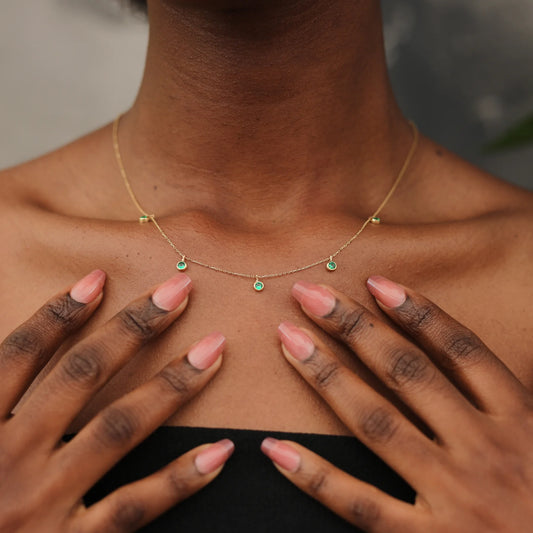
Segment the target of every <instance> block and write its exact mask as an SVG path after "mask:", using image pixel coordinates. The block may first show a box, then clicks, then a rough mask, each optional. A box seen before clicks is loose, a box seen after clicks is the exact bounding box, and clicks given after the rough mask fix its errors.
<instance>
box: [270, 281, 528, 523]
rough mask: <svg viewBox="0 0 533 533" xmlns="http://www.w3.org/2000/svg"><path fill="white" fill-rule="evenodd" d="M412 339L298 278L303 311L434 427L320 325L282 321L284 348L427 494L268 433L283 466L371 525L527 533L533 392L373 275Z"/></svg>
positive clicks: (302, 484) (334, 506) (478, 346)
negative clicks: (411, 494) (385, 486)
mask: <svg viewBox="0 0 533 533" xmlns="http://www.w3.org/2000/svg"><path fill="white" fill-rule="evenodd" d="M368 287H369V290H370V292H371V293H372V294H373V295H374V296H375V298H376V300H377V302H378V304H379V305H380V307H381V309H382V310H383V311H384V312H385V313H386V315H387V316H388V317H389V318H390V319H392V321H393V322H394V323H396V324H397V325H398V326H399V327H400V328H401V329H403V330H404V331H405V332H406V333H408V334H409V336H410V338H411V339H413V340H414V342H415V343H416V345H415V344H413V343H412V342H410V341H408V340H407V339H406V338H404V337H403V336H402V335H400V334H399V333H397V332H396V331H395V330H394V329H392V328H391V327H389V326H387V325H386V324H385V323H384V322H382V321H381V320H379V318H377V317H376V316H375V315H373V314H372V313H371V312H369V311H368V310H367V309H365V308H364V307H363V306H361V305H360V304H358V303H357V302H355V301H353V300H351V299H349V298H347V297H346V296H344V295H343V294H341V293H340V292H338V291H335V290H334V289H331V288H329V287H326V286H317V285H312V284H310V283H306V282H299V283H297V284H295V286H294V288H293V294H294V296H295V297H296V299H297V300H298V301H299V302H300V304H301V306H302V309H303V311H304V312H305V313H306V314H307V315H308V316H309V317H310V318H311V319H312V320H313V321H314V322H315V323H316V324H318V325H319V326H320V327H321V328H323V329H324V330H325V331H327V332H328V333H330V334H331V335H333V336H334V337H336V338H338V339H340V340H341V341H342V342H343V343H344V344H346V345H347V346H348V347H349V348H350V349H351V350H352V351H353V352H354V353H355V354H357V356H358V357H359V358H360V360H361V361H362V362H363V363H364V364H365V365H366V366H367V367H368V368H369V369H370V370H371V371H372V372H373V373H374V374H375V375H376V376H377V377H378V378H379V379H380V380H381V381H382V382H383V383H384V384H385V385H386V386H387V387H388V388H390V389H391V390H392V391H393V392H394V393H395V394H396V395H397V396H398V397H399V398H400V399H401V400H402V401H403V402H404V403H405V404H406V405H407V406H408V407H409V408H410V409H411V410H412V411H413V413H415V414H416V415H417V416H418V417H419V418H420V419H421V420H422V421H424V422H425V423H426V425H427V426H428V428H429V429H430V431H431V432H432V435H433V437H434V438H433V439H431V438H430V437H427V436H426V435H425V434H424V433H423V432H422V431H421V430H420V429H418V428H417V427H416V426H415V425H414V424H413V423H412V422H411V421H410V420H408V419H407V418H406V417H405V416H404V415H403V414H401V413H400V411H399V410H398V409H397V408H396V407H395V406H393V405H392V404H391V403H390V402H389V401H387V400H386V399H385V398H384V397H383V396H382V395H380V394H378V393H377V392H376V391H375V390H374V389H373V388H372V387H370V386H369V385H368V384H366V383H365V382H363V381H362V380H361V379H360V378H359V377H358V376H357V375H356V374H354V373H353V372H351V371H350V370H348V369H347V368H346V367H345V366H344V365H342V364H341V363H340V361H339V359H338V358H337V357H336V356H335V354H334V353H332V352H331V351H330V350H329V349H328V348H327V347H326V345H325V344H324V343H323V342H322V341H321V340H320V339H319V338H318V337H317V336H316V335H314V334H313V333H312V332H310V331H308V330H305V331H304V330H301V329H299V328H297V327H296V326H294V325H292V324H289V323H284V324H282V325H281V326H280V337H281V340H282V349H283V353H284V355H285V356H286V358H287V360H288V361H289V362H290V363H291V364H292V366H293V367H294V368H295V369H296V370H297V371H298V372H300V374H301V375H302V376H303V377H304V379H305V380H306V381H307V382H308V383H309V384H310V385H311V386H312V387H313V388H314V389H315V390H316V391H317V392H318V393H319V394H320V395H321V396H322V397H323V398H324V399H325V400H326V401H327V402H328V403H329V405H330V406H331V407H332V408H333V409H334V411H335V412H336V413H337V415H338V416H339V417H340V418H341V419H342V420H343V422H344V423H345V424H346V426H347V427H348V428H349V429H350V430H351V431H352V432H353V433H354V435H355V436H356V437H357V438H359V439H360V440H361V441H362V442H363V443H364V444H366V445H367V446H368V447H369V448H371V449H372V450H373V451H374V452H375V453H377V454H378V455H379V456H381V458H382V459H383V460H384V461H386V462H387V463H388V464H389V465H390V466H391V467H392V468H393V469H394V470H396V471H397V472H398V473H399V474H400V475H401V476H402V477H403V478H404V479H405V480H406V481H407V482H408V483H409V484H410V485H411V486H412V487H413V488H414V489H415V490H416V492H417V498H416V502H415V504H414V505H410V504H408V503H405V502H401V501H399V500H396V499H395V498H392V497H391V496H389V495H387V494H385V493H383V492H381V491H380V490H378V489H377V488H375V487H373V486H371V485H368V484H366V483H363V482H361V481H360V480H357V479H355V478H353V477H351V476H349V475H348V474H346V473H344V472H342V471H340V470H339V469H337V468H336V467H334V466H333V465H331V464H330V463H328V462H326V461H325V460H324V459H322V458H320V457H318V456H317V455H315V454H313V453H312V452H310V451H309V450H307V449H305V448H303V447H302V446H299V445H298V444H296V443H289V442H279V441H276V440H274V439H266V441H265V442H264V443H263V446H262V448H263V451H264V452H265V453H266V454H267V455H268V456H269V457H270V458H271V459H272V460H273V461H274V462H275V464H276V465H277V467H278V469H279V470H280V472H281V473H282V474H283V475H285V476H286V477H287V478H288V479H289V480H291V481H292V482H293V483H294V484H295V485H297V486H298V487H299V488H300V489H302V490H303V491H305V492H307V493H308V494H309V495H311V496H313V497H314V498H316V499H317V500H319V501H320V502H322V503H323V504H324V505H326V506H327V507H329V508H330V509H331V510H333V511H334V512H335V513H337V514H338V515H340V516H342V517H344V518H345V519H346V520H348V521H349V522H350V523H352V524H353V525H355V526H358V527H359V528H361V529H363V530H364V531H368V532H392V531H394V532H395V533H401V532H409V533H418V532H420V533H422V532H424V533H427V532H431V533H441V532H442V533H450V532H452V531H453V532H454V533H460V532H464V533H477V532H479V533H481V532H483V533H487V532H513V533H520V532H524V533H525V532H526V531H527V532H529V531H531V527H532V526H531V524H532V523H533V496H532V495H533V410H532V407H533V398H532V395H531V393H530V392H528V390H527V389H526V388H525V387H524V386H523V385H522V384H521V383H520V382H519V381H518V379H517V378H516V377H515V376H514V375H513V374H512V373H511V371H510V370H509V369H508V368H507V367H506V366H505V365H504V364H503V363H502V362H501V361H500V360H499V359H498V358H497V357H496V356H495V355H494V354H493V353H491V352H490V350H489V349H488V348H487V347H486V346H485V345H484V344H483V343H482V342H481V341H480V340H479V338H478V337H476V336H475V335H474V334H473V333H472V332H471V331H469V330H468V329H466V328H465V327H463V326H462V325H460V324H459V323H457V322H456V321H455V320H453V319H452V318H451V317H450V316H448V315H447V314H446V313H444V312H443V311H442V310H441V309H439V308H438V307H437V306H436V305H434V304H433V303H431V302H429V301H428V300H426V299H425V298H423V297H422V296H420V295H418V294H416V293H414V292H413V291H410V290H408V289H405V288H404V287H401V286H399V285H396V284H394V283H393V282H391V281H389V280H386V279H385V278H381V277H375V278H370V280H369V282H368Z"/></svg>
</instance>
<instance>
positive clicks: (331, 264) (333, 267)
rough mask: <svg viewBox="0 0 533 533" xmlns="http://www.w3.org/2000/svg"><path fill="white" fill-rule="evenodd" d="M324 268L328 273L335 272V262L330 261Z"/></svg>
mask: <svg viewBox="0 0 533 533" xmlns="http://www.w3.org/2000/svg"><path fill="white" fill-rule="evenodd" d="M326 268H327V269H328V270H329V271H330V272H333V271H334V270H337V263H335V261H330V262H329V263H328V264H327V265H326Z"/></svg>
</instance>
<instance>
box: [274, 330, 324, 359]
mask: <svg viewBox="0 0 533 533" xmlns="http://www.w3.org/2000/svg"><path fill="white" fill-rule="evenodd" d="M278 333H279V337H280V339H281V342H282V343H283V346H285V348H287V350H288V351H289V353H290V354H291V355H292V356H293V357H294V358H295V359H298V361H305V360H306V359H308V358H309V357H311V356H312V355H313V353H314V351H315V343H314V342H313V341H312V340H311V338H310V337H309V335H307V334H306V333H305V332H304V331H302V330H301V329H300V328H298V327H296V326H295V325H294V324H292V323H291V322H282V323H281V324H280V325H279V326H278Z"/></svg>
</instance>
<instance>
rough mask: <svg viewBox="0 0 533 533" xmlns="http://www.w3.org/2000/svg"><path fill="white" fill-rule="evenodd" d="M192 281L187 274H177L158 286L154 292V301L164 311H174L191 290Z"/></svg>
mask: <svg viewBox="0 0 533 533" xmlns="http://www.w3.org/2000/svg"><path fill="white" fill-rule="evenodd" d="M191 283H192V281H191V278H190V277H189V276H187V275H186V274H182V273H179V274H176V275H175V276H173V277H172V278H170V279H169V280H167V281H165V283H163V284H161V285H159V287H157V289H156V290H155V291H154V293H153V294H152V302H154V304H155V305H157V307H159V309H163V311H174V309H176V308H177V307H179V305H180V304H181V303H182V302H183V300H185V298H186V297H187V295H188V294H189V293H190V292H191V288H192V285H191Z"/></svg>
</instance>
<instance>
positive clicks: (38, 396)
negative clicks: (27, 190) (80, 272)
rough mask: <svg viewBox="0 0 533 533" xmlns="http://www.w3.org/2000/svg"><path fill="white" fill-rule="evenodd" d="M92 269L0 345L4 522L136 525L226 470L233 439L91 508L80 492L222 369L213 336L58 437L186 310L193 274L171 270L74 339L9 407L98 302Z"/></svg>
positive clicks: (84, 530)
mask: <svg viewBox="0 0 533 533" xmlns="http://www.w3.org/2000/svg"><path fill="white" fill-rule="evenodd" d="M104 282H105V274H104V273H103V272H102V271H99V270H97V271H94V272H92V273H91V274H89V275H88V276H87V277H85V278H84V279H82V280H81V281H80V282H78V283H77V284H76V285H74V287H72V288H71V289H70V291H68V290H67V291H65V292H63V293H61V294H59V295H58V296H55V297H54V298H52V299H51V300H50V301H48V302H47V303H46V304H45V305H44V306H43V307H42V308H41V309H40V310H39V311H37V313H36V314H35V315H34V316H33V317H31V318H30V319H29V320H28V321H27V322H25V323H24V324H22V325H21V326H20V327H19V328H17V329H16V330H15V331H14V332H13V333H11V334H10V335H9V336H8V337H7V338H6V339H5V341H4V342H3V343H2V344H1V345H0V375H1V376H2V386H1V388H0V531H1V532H10V533H12V532H15V531H16V532H23V533H30V532H31V533H34V532H39V533H52V532H53V533H58V532H61V533H63V532H65V533H69V532H72V533H74V532H75V533H90V532H91V533H92V532H102V531H105V532H106V533H113V532H129V531H135V530H137V529H138V528H140V527H142V526H143V525H145V524H146V523H148V522H150V521H151V520H153V519H154V518H156V517H157V516H159V515H160V514H162V513H163V512H164V511H166V510H167V509H169V508H170V507H172V506H174V505H175V504H176V503H178V502H179V501H181V500H183V499H185V498H187V497H188V496H190V495H192V494H193V493H195V492H196V491H198V490H199V489H201V488H202V487H204V486H205V485H207V484H208V483H209V482H210V481H212V480H213V479H214V478H215V477H216V476H217V474H218V473H219V472H220V470H221V469H222V467H223V465H224V463H225V461H226V460H227V459H228V458H229V456H230V455H231V453H232V451H233V443H232V442H231V441H228V440H224V441H221V442H219V443H215V444H211V445H204V446H200V447H198V448H195V449H194V450H191V451H190V452H188V453H186V454H184V455H183V456H181V457H180V458H178V459H176V460H175V461H173V462H172V463H170V464H169V465H167V466H166V467H165V468H163V469H161V470H160V471H158V472H156V473H154V474H152V475H151V476H149V477H147V478H145V479H141V480H140V481H137V482H135V483H131V484H129V485H125V486H123V487H121V488H119V489H118V490H116V491H115V492H113V493H111V494H110V495H109V496H107V497H105V498H104V499H103V500H101V501H100V502H98V503H96V504H94V505H92V506H91V507H89V508H86V507H85V506H84V505H83V502H82V497H83V495H84V494H85V493H86V492H87V490H88V489H89V488H90V487H91V486H92V485H94V483H95V482H96V481H98V480H99V479H100V478H101V477H102V476H103V475H104V474H105V473H106V472H107V471H108V470H109V469H110V468H111V467H112V466H113V465H114V464H115V463H116V462H118V461H119V460H120V459H121V458H122V457H123V456H124V455H125V454H126V453H127V452H129V451H130V450H131V449H132V448H134V447H135V446H136V445H137V444H139V443H140V442H141V441H142V440H144V439H145V438H146V437H147V436H148V435H149V434H150V433H152V432H153V431H154V430H155V429H156V428H157V427H158V426H160V425H161V424H162V423H163V422H164V421H165V420H166V419H168V418H169V417H170V415H172V414H173V413H174V412H175V411H176V409H177V408H178V407H179V406H180V405H181V404H183V403H184V402H186V401H187V400H188V399H189V398H191V396H193V395H194V394H195V393H196V392H198V391H199V390H200V389H201V388H202V387H204V386H205V385H206V384H207V382H208V381H209V380H210V379H211V378H212V377H213V376H214V375H215V373H216V372H217V370H218V369H219V367H220V365H221V362H222V356H221V352H222V350H223V347H224V337H223V336H222V335H220V334H219V333H214V334H211V335H209V336H208V337H206V338H205V339H203V340H201V341H200V342H199V343H197V344H195V345H193V346H192V347H191V348H190V349H189V351H188V352H187V353H186V354H183V355H181V356H180V357H177V358H176V359H175V360H174V361H172V362H171V363H170V364H169V365H167V366H166V367H165V368H164V369H163V370H161V371H160V372H159V373H158V374H157V375H156V376H155V377H154V378H152V379H151V380H149V381H148V382H146V383H145V384H144V385H142V386H140V387H139V388H137V389H136V390H134V391H132V392H130V393H129V394H127V395H125V396H124V397H122V398H120V399H119V400H117V401H115V402H114V403H112V404H111V405H109V406H108V407H106V408H104V409H103V410H102V411H101V412H100V413H99V414H98V415H96V416H95V417H94V418H93V419H92V420H91V421H90V422H89V423H88V424H87V425H86V426H85V427H84V428H83V429H82V430H81V431H80V432H79V433H78V434H77V435H76V436H75V437H74V438H73V439H72V440H71V441H70V442H68V443H66V444H65V443H63V442H62V437H63V435H64V433H65V432H66V431H67V429H68V427H69V425H70V424H71V423H72V421H73V420H74V418H75V417H76V415H77V414H78V413H79V412H80V411H81V409H82V408H83V407H84V406H85V405H86V404H87V403H88V402H89V400H90V399H91V398H92V397H93V395H94V394H95V393H96V392H97V391H98V390H99V389H100V388H101V387H102V386H103V385H104V384H105V383H106V382H107V381H108V380H109V379H110V378H111V377H112V376H113V375H114V374H115V373H116V372H117V371H118V370H119V369H120V368H121V367H123V366H124V365H125V364H126V363H127V362H128V360H129V359H130V358H131V357H132V356H133V355H134V354H135V352H136V351H137V350H138V349H139V348H140V347H141V346H142V345H144V344H145V343H146V342H147V341H149V340H150V339H152V338H154V337H155V336H157V335H159V333H161V332H162V331H163V330H164V329H166V328H167V327H168V326H169V325H170V324H171V323H172V322H173V321H174V320H175V319H176V318H177V317H178V316H179V315H180V314H181V312H182V311H183V310H184V309H185V307H186V305H187V301H188V294H189V291H190V285H191V282H190V279H189V278H188V277H187V276H186V275H184V274H177V275H176V276H174V277H173V278H171V279H170V280H168V281H167V282H165V283H163V284H162V285H160V286H159V287H156V288H155V289H154V290H152V291H150V292H147V293H146V294H144V295H143V296H141V297H140V298H139V299H138V300H135V301H134V302H132V303H130V304H129V305H128V306H127V307H126V308H124V309H123V310H122V311H120V312H119V313H118V314H117V315H116V316H115V317H113V318H112V319H111V320H110V321H109V322H107V323H106V324H105V325H103V326H102V327H100V328H99V329H97V330H96V331H95V332H94V333H92V334H91V335H89V336H88V337H86V338H85V339H83V340H82V341H80V342H78V343H77V344H75V345H74V346H73V347H72V348H70V349H69V350H68V351H67V353H66V354H65V355H64V356H63V357H62V358H61V359H60V360H59V362H58V363H57V364H56V365H55V367H54V368H53V369H52V370H51V372H50V373H49V374H48V375H47V376H46V377H45V378H44V380H43V381H42V382H41V383H40V384H39V385H38V386H36V387H35V389H34V390H33V391H32V392H31V393H30V394H29V396H28V397H27V398H26V399H25V401H24V402H23V403H22V405H21V406H20V408H18V409H17V411H16V414H14V415H12V414H11V413H12V411H13V409H14V407H15V406H16V405H17V404H18V402H19V401H20V399H21V398H22V396H23V395H24V393H25V392H26V391H27V389H28V387H29V385H30V384H31V382H32V381H33V380H34V378H35V377H36V376H37V374H38V373H39V371H40V370H41V369H42V368H43V367H44V365H45V364H46V363H47V361H48V360H49V359H50V358H51V356H52V355H53V354H54V352H55V351H56V350H57V349H58V348H59V346H60V345H61V344H62V343H63V342H64V341H65V340H66V339H67V338H68V336H69V335H71V334H72V333H73V332H74V331H75V330H76V329H78V328H79V327H80V326H82V325H83V324H84V323H85V322H86V321H87V320H88V319H89V317H90V316H91V315H92V313H93V312H94V311H95V309H96V308H97V307H98V305H99V303H100V301H101V300H102V289H103V285H104Z"/></svg>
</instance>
